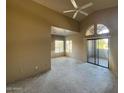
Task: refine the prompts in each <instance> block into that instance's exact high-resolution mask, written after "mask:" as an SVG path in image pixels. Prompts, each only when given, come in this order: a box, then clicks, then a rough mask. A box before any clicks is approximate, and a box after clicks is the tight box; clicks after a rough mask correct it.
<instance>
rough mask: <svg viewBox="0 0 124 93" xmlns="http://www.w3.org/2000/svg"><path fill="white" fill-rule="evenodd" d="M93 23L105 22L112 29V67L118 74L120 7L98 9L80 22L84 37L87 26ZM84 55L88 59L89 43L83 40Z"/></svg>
mask: <svg viewBox="0 0 124 93" xmlns="http://www.w3.org/2000/svg"><path fill="white" fill-rule="evenodd" d="M92 24H104V25H105V26H107V27H108V29H109V30H110V35H111V37H110V58H109V59H110V62H109V64H110V69H111V70H112V71H113V73H115V75H116V76H117V73H118V9H117V7H114V8H109V9H104V10H100V11H97V12H95V13H93V14H91V15H89V16H88V17H87V18H86V19H85V20H82V22H81V24H80V30H81V34H82V36H83V37H84V36H85V32H86V30H87V28H88V27H89V26H90V25H92ZM83 44H84V47H83V57H84V59H83V60H84V61H86V56H87V51H86V50H87V48H86V47H87V46H86V45H87V43H86V39H85V38H84V40H83Z"/></svg>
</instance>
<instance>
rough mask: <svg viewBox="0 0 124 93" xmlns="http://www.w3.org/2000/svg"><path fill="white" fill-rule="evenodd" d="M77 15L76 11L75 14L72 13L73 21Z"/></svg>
mask: <svg viewBox="0 0 124 93" xmlns="http://www.w3.org/2000/svg"><path fill="white" fill-rule="evenodd" d="M77 13H78V11H76V12H75V13H74V15H73V19H75V18H76V16H77Z"/></svg>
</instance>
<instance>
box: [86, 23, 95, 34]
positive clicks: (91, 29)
mask: <svg viewBox="0 0 124 93" xmlns="http://www.w3.org/2000/svg"><path fill="white" fill-rule="evenodd" d="M90 35H94V25H91V26H90V27H89V28H88V30H87V31H86V36H90Z"/></svg>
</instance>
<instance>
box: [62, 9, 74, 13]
mask: <svg viewBox="0 0 124 93" xmlns="http://www.w3.org/2000/svg"><path fill="white" fill-rule="evenodd" d="M75 11H76V10H67V11H63V13H69V12H75Z"/></svg>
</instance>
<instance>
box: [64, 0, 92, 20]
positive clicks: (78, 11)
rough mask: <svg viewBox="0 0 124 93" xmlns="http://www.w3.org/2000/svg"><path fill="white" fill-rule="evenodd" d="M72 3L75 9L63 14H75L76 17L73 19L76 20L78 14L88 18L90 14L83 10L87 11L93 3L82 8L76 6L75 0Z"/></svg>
mask: <svg viewBox="0 0 124 93" xmlns="http://www.w3.org/2000/svg"><path fill="white" fill-rule="evenodd" d="M71 3H72V5H73V6H74V8H75V9H72V10H67V11H63V13H69V12H75V13H74V15H73V19H75V18H76V16H77V14H78V13H81V14H83V15H85V16H88V13H86V12H84V11H82V10H83V9H86V8H88V7H90V6H92V5H93V3H92V2H90V3H88V4H85V5H83V6H81V7H78V6H77V4H76V2H75V0H71Z"/></svg>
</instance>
